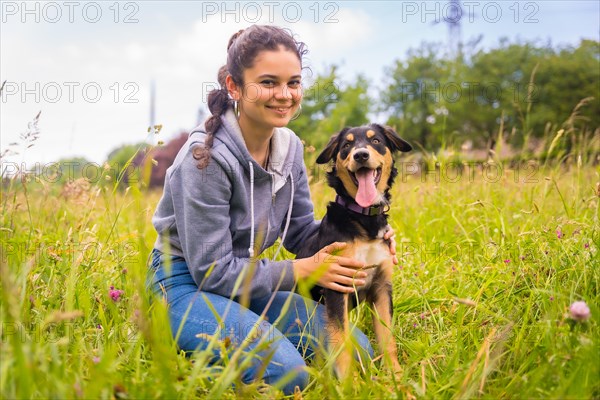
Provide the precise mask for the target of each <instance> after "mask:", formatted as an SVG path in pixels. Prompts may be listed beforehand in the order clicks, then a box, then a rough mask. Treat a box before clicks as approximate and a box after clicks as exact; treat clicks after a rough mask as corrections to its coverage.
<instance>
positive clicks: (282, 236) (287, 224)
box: [271, 173, 294, 261]
mask: <svg viewBox="0 0 600 400" xmlns="http://www.w3.org/2000/svg"><path fill="white" fill-rule="evenodd" d="M290 182H291V192H290V205H289V206H288V212H287V217H286V219H285V228H283V234H282V235H281V241H280V242H279V246H278V247H277V251H276V252H275V255H274V256H273V258H272V259H271V260H273V261H275V259H276V258H277V256H278V255H279V251H280V250H281V246H283V241H284V240H285V236H286V235H287V231H288V228H289V226H290V220H291V219H292V209H293V208H294V175H292V174H291V173H290Z"/></svg>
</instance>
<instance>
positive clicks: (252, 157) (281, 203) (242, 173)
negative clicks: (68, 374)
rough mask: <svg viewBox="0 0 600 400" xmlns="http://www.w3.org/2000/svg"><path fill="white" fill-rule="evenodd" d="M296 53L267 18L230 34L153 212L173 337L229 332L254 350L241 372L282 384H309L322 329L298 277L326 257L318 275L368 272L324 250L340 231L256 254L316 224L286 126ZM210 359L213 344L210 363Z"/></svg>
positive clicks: (296, 85) (354, 280)
mask: <svg viewBox="0 0 600 400" xmlns="http://www.w3.org/2000/svg"><path fill="white" fill-rule="evenodd" d="M305 53H306V50H305V46H304V44H303V43H301V42H297V41H296V40H295V39H294V38H293V36H292V35H291V34H290V33H288V32H287V31H285V30H283V29H280V28H277V27H273V26H256V25H255V26H251V27H249V28H248V29H245V30H242V31H239V32H238V33H236V34H234V35H233V36H232V37H231V39H230V40H229V44H228V46H227V64H226V65H225V66H223V67H221V69H220V70H219V75H218V78H219V84H220V85H221V89H220V90H213V91H212V92H211V93H210V94H209V96H208V106H209V109H210V112H211V113H212V116H211V117H210V118H209V119H208V120H207V121H206V122H205V123H204V124H203V125H201V126H200V127H198V128H196V129H195V130H194V131H193V132H192V133H191V134H190V137H189V140H188V141H187V143H186V144H185V145H184V146H183V147H182V149H181V150H180V152H179V154H178V155H177V157H176V159H175V161H174V163H173V165H172V166H171V167H170V168H169V169H168V171H167V175H166V180H165V186H164V193H163V196H162V198H161V200H160V202H159V204H158V206H157V209H156V213H155V215H154V217H153V220H152V221H153V224H154V226H155V228H156V230H157V231H158V233H159V238H158V239H157V241H156V244H155V249H154V250H153V254H152V256H153V259H152V271H151V272H152V288H153V291H154V292H155V293H156V294H158V295H161V296H164V297H165V298H166V301H167V304H168V307H169V316H170V322H171V329H172V332H173V334H174V335H175V334H176V333H177V332H178V331H179V330H180V334H179V336H178V337H177V340H178V345H179V347H180V348H181V349H183V350H185V351H186V352H192V351H195V350H202V349H205V348H207V346H208V345H209V341H210V340H211V338H212V337H213V336H214V335H215V334H217V335H219V337H220V338H221V339H224V338H226V337H228V342H229V343H231V346H230V348H231V349H233V350H235V349H236V348H239V346H244V349H245V350H247V352H248V353H252V354H253V355H254V356H253V357H252V359H251V361H250V362H249V367H247V368H245V369H244V371H243V373H242V381H243V382H246V383H247V382H252V381H255V380H257V379H263V380H264V381H265V382H266V383H268V384H273V385H277V386H278V387H280V388H281V389H282V390H283V391H284V392H285V393H286V394H290V393H293V391H294V388H295V387H296V386H299V387H300V388H301V389H302V388H304V387H305V386H306V384H307V383H308V374H307V372H306V369H305V368H304V367H305V365H306V364H305V358H309V357H311V356H312V355H313V354H314V353H315V351H317V350H318V349H317V346H316V345H315V343H318V342H319V341H320V343H325V335H326V333H325V332H326V330H325V323H326V321H325V316H324V307H323V306H321V305H317V304H316V303H315V302H313V301H312V300H310V299H306V298H304V297H301V296H299V295H298V294H296V293H293V292H292V291H293V289H294V286H295V284H296V283H297V282H299V281H303V280H306V279H307V278H309V277H311V275H313V272H315V271H316V270H317V269H319V271H322V270H323V269H324V270H325V273H323V274H322V276H321V277H320V279H318V283H319V284H320V285H321V286H323V287H327V288H331V289H335V290H338V291H342V292H348V293H351V292H353V291H354V289H353V285H356V286H360V285H363V284H364V281H363V280H362V278H364V277H365V276H366V274H365V273H364V272H361V271H357V269H359V268H361V267H363V265H362V264H361V263H359V262H357V261H356V260H353V259H349V258H345V257H336V256H333V255H332V252H334V251H335V250H337V249H341V248H343V246H344V244H341V243H334V244H332V245H330V246H327V247H325V248H323V249H322V250H321V251H319V252H318V253H317V254H315V255H314V257H310V258H305V259H296V260H293V261H292V260H283V261H275V260H274V259H275V257H276V256H274V257H273V260H271V259H268V258H261V256H260V255H261V253H262V252H263V251H264V250H265V249H267V248H269V247H270V246H272V245H273V244H274V243H275V241H276V240H277V239H278V238H280V239H281V243H282V245H283V246H284V247H285V248H286V249H287V250H288V251H290V252H292V253H294V254H295V253H296V252H297V251H298V249H299V248H300V246H302V244H303V242H305V241H306V240H307V238H309V237H310V236H311V235H313V234H314V233H315V232H316V230H317V229H318V226H319V222H318V221H315V220H314V216H313V206H312V203H311V199H310V193H309V188H308V182H307V176H306V167H305V165H304V161H303V147H302V144H301V142H300V140H299V139H298V137H297V136H296V135H295V134H294V133H293V132H292V131H290V130H289V129H287V128H285V126H286V125H287V124H288V122H289V121H290V120H291V119H292V118H293V117H294V115H295V114H296V113H298V112H299V111H300V101H301V99H302V86H301V72H302V57H303V55H304V54H305ZM390 236H391V232H390V233H388V237H390ZM392 242H393V241H392ZM392 247H393V246H392ZM392 251H393V253H395V250H394V249H392ZM166 265H168V267H166ZM323 266H325V268H324V267H323ZM319 273H321V272H319ZM240 282H242V283H241V285H239V283H240ZM236 283H237V284H238V285H237V286H236ZM244 292H246V294H247V295H248V298H249V301H248V304H245V305H246V306H243V305H242V304H240V299H241V298H242V297H243V295H244ZM286 302H287V304H286ZM213 310H214V311H215V312H216V313H217V314H218V316H217V315H215V313H214V312H213ZM255 326H256V327H258V329H257V330H256V332H255V333H253V334H251V335H250V336H252V338H251V339H249V338H248V337H247V336H248V334H249V333H250V332H251V330H252V328H253V327H255ZM354 337H355V339H356V340H357V341H358V343H359V345H360V346H361V347H362V348H363V349H364V350H365V353H368V355H372V349H371V346H370V344H369V342H368V340H367V338H366V337H365V335H364V334H363V333H362V332H360V331H358V330H357V329H355V330H354ZM311 339H314V340H311ZM256 346H260V347H256ZM253 352H254V353H253ZM218 361H219V353H218V351H215V357H214V358H213V359H212V360H211V363H216V362H218ZM282 378H283V379H282ZM279 381H281V382H279Z"/></svg>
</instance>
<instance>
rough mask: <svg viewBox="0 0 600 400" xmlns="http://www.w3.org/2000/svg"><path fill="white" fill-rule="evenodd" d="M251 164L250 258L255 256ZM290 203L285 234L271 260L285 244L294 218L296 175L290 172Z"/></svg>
mask: <svg viewBox="0 0 600 400" xmlns="http://www.w3.org/2000/svg"><path fill="white" fill-rule="evenodd" d="M249 164H250V247H248V253H250V258H254V166H253V165H252V161H249ZM289 176H290V183H291V188H290V189H291V190H290V204H289V206H288V212H287V216H286V219H285V227H284V228H283V234H282V235H281V241H280V242H279V246H278V247H277V251H276V252H275V255H274V256H273V258H272V259H271V260H273V261H275V259H276V258H277V256H278V255H279V252H280V251H281V247H282V246H283V242H284V241H285V237H286V236H287V231H288V228H289V227H290V221H291V219H292V209H293V208H294V175H293V174H291V173H290V175H289Z"/></svg>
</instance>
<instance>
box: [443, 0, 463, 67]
mask: <svg viewBox="0 0 600 400" xmlns="http://www.w3.org/2000/svg"><path fill="white" fill-rule="evenodd" d="M462 18H463V10H462V7H461V5H460V0H449V6H448V12H447V15H446V17H445V20H446V23H447V24H448V46H449V48H450V56H451V57H452V58H454V59H456V58H459V57H460V56H461V55H462V33H461V30H460V20H461V19H462Z"/></svg>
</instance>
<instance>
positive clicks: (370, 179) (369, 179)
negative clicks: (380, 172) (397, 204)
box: [355, 168, 377, 207]
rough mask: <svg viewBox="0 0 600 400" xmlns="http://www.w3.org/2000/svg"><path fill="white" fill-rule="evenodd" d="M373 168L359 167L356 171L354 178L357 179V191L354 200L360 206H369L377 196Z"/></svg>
mask: <svg viewBox="0 0 600 400" xmlns="http://www.w3.org/2000/svg"><path fill="white" fill-rule="evenodd" d="M375 174H376V171H375V170H374V169H367V168H361V169H359V170H358V171H356V174H355V176H356V180H357V181H358V192H357V193H356V199H355V200H356V202H357V203H358V205H360V206H361V207H370V206H371V205H372V204H373V202H374V201H375V198H376V197H377V189H376V188H375Z"/></svg>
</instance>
